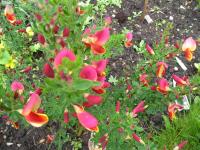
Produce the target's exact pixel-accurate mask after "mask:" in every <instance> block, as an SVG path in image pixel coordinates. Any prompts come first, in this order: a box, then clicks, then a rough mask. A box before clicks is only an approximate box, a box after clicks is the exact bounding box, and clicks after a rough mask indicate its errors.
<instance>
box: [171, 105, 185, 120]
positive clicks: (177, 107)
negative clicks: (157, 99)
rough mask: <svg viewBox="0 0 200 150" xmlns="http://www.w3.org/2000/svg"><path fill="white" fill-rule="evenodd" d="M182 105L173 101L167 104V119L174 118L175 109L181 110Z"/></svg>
mask: <svg viewBox="0 0 200 150" xmlns="http://www.w3.org/2000/svg"><path fill="white" fill-rule="evenodd" d="M183 109H184V106H182V105H180V104H178V103H173V104H169V106H168V115H169V119H170V120H173V119H174V118H176V116H175V114H176V111H177V110H179V111H181V110H183Z"/></svg>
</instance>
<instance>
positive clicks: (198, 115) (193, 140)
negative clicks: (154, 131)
mask: <svg viewBox="0 0 200 150" xmlns="http://www.w3.org/2000/svg"><path fill="white" fill-rule="evenodd" d="M165 122H166V123H165V124H166V129H165V130H163V131H162V132H161V134H160V135H158V136H156V137H155V138H154V140H155V142H156V145H158V149H163V148H164V145H166V147H167V149H169V150H171V149H173V148H174V147H175V146H176V145H177V144H179V143H180V142H181V141H183V140H187V141H188V143H187V145H186V146H185V147H184V149H185V150H199V149H200V144H199V143H200V132H199V130H200V102H198V103H196V104H193V106H192V107H191V110H190V112H189V113H188V114H186V115H185V116H184V117H181V118H178V119H176V120H175V121H173V123H172V124H169V120H166V119H165Z"/></svg>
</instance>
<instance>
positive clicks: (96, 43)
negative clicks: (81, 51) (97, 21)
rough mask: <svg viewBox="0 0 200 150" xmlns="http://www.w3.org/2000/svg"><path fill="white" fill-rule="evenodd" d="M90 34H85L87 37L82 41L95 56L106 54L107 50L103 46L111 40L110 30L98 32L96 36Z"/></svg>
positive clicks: (106, 28)
mask: <svg viewBox="0 0 200 150" xmlns="http://www.w3.org/2000/svg"><path fill="white" fill-rule="evenodd" d="M88 31H89V32H85V33H84V35H87V36H86V37H84V38H83V39H82V41H83V42H84V43H85V45H86V46H87V47H89V48H90V49H91V51H92V52H93V54H96V55H97V54H104V53H105V52H106V49H104V48H103V45H104V44H105V43H106V42H107V41H108V40H109V38H110V28H108V27H105V28H104V29H102V30H100V31H97V32H96V33H94V34H91V33H90V30H88Z"/></svg>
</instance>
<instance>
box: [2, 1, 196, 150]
mask: <svg viewBox="0 0 200 150" xmlns="http://www.w3.org/2000/svg"><path fill="white" fill-rule="evenodd" d="M19 4H21V6H20V7H19V11H17V10H16V8H18V7H16V6H17V5H19ZM32 6H34V7H32ZM30 12H31V13H30ZM92 15H93V11H92V5H89V4H88V5H86V6H84V5H80V3H77V1H76V0H70V1H69V2H68V3H66V1H64V0H59V1H58V0H50V1H37V2H30V4H27V6H26V3H25V4H24V3H21V2H19V3H17V2H16V3H14V5H10V4H9V5H5V11H4V14H3V15H1V19H2V20H3V23H2V24H0V32H1V36H0V38H1V39H0V40H1V45H0V58H1V59H0V65H1V66H0V67H1V68H0V71H1V74H0V80H1V83H0V92H1V93H0V112H1V113H3V114H4V115H8V116H9V118H10V119H11V120H12V123H13V124H14V126H15V127H16V128H18V126H17V122H16V121H18V120H19V118H20V120H22V122H23V123H24V122H27V123H29V124H30V125H32V126H34V127H41V126H43V125H45V124H47V123H48V121H50V120H53V121H56V122H57V123H58V124H59V125H60V127H62V128H61V129H60V130H59V131H58V133H57V135H56V137H55V140H56V141H57V140H58V141H60V140H63V138H65V133H66V131H65V128H66V127H67V128H68V129H69V128H72V129H74V130H75V132H76V134H77V136H80V135H81V134H82V133H83V129H86V130H88V131H91V132H93V133H92V136H91V137H92V138H91V139H90V140H92V141H94V142H95V143H96V146H97V147H101V148H102V149H123V148H124V147H127V146H128V147H132V148H138V147H139V148H144V147H145V146H146V144H148V143H149V139H148V138H147V137H146V134H145V133H146V132H148V131H146V130H144V129H143V128H142V127H141V126H142V125H144V124H145V123H146V122H145V118H147V117H149V116H150V115H155V114H156V113H157V112H159V111H160V112H163V111H165V112H166V111H167V112H166V113H165V114H168V116H169V120H170V121H171V122H173V121H174V120H176V119H175V118H176V113H177V111H182V110H188V106H186V105H188V104H189V102H188V100H187V95H190V97H192V90H193V88H195V87H196V84H193V83H192V82H191V81H190V79H189V77H187V76H180V75H179V74H177V73H173V74H170V73H169V71H170V70H172V71H173V70H174V68H171V67H170V65H169V61H175V60H177V59H178V58H177V57H178V54H179V53H183V54H184V56H185V58H186V60H188V61H191V60H192V58H193V54H194V52H195V50H196V42H195V40H194V39H193V38H192V37H189V38H187V39H185V40H184V41H183V43H181V42H180V43H178V42H175V43H174V44H173V45H171V43H169V42H168V41H169V35H168V29H167V30H166V31H164V33H163V36H162V37H161V39H160V40H159V41H156V43H155V44H153V45H150V44H149V43H148V42H146V43H145V46H142V47H141V49H143V50H141V51H140V52H142V58H141V59H140V61H139V62H138V64H137V66H135V67H134V68H132V69H131V72H129V75H127V76H126V77H124V78H123V77H122V78H121V79H120V80H119V82H118V83H117V84H116V85H115V86H112V85H111V84H110V83H109V82H107V79H106V74H107V73H109V72H108V71H106V69H107V65H108V62H109V59H108V58H107V57H111V56H112V55H113V53H114V52H113V51H112V50H113V47H114V48H115V46H116V49H118V48H119V49H118V51H120V52H121V50H120V48H122V47H123V46H124V47H125V48H131V47H133V45H134V42H133V40H134V39H133V34H132V33H131V32H127V33H125V34H112V35H111V32H112V28H111V27H110V25H111V22H112V19H111V18H110V17H106V18H105V20H104V21H103V23H99V22H98V21H97V23H99V24H95V23H94V22H92V20H89V21H88V16H92ZM33 18H34V19H33ZM13 35H16V37H13ZM11 41H12V42H11ZM27 41H28V42H27ZM15 44H16V45H15ZM38 55H39V56H38ZM181 65H184V64H181ZM108 88H109V89H108ZM182 98H185V100H184V101H182ZM175 100H176V101H175ZM185 103H187V104H185ZM142 114H143V115H142ZM49 138H50V139H51V140H52V138H51V137H49ZM63 141H65V140H63ZM133 141H134V142H133ZM180 142H181V141H180ZM116 143H117V144H116ZM118 143H119V144H118ZM186 143H187V142H185V141H183V143H182V142H181V143H180V144H179V145H178V146H177V147H178V148H176V149H180V148H179V147H183V146H184V145H185V144H186ZM60 145H61V144H60V143H59V144H58V146H60Z"/></svg>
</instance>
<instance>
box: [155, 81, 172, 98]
mask: <svg viewBox="0 0 200 150" xmlns="http://www.w3.org/2000/svg"><path fill="white" fill-rule="evenodd" d="M169 90H170V88H169V83H168V81H167V80H166V79H165V78H162V79H160V80H159V81H158V86H157V91H159V92H160V93H162V94H167V92H168V91H169Z"/></svg>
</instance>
